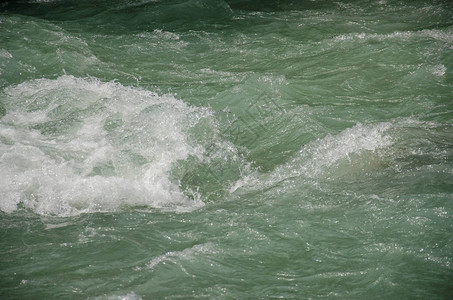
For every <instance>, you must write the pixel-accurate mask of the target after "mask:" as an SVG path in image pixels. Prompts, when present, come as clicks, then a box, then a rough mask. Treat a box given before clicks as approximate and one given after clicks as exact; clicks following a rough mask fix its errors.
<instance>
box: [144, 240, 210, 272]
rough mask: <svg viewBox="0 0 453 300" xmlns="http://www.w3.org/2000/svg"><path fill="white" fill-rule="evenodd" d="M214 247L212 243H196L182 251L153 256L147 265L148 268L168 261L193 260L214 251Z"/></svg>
mask: <svg viewBox="0 0 453 300" xmlns="http://www.w3.org/2000/svg"><path fill="white" fill-rule="evenodd" d="M214 252H215V250H214V247H213V245H212V243H206V244H200V245H195V246H193V247H191V248H186V249H184V250H182V251H172V252H167V253H165V254H163V255H160V256H158V257H155V258H153V259H152V260H151V261H150V262H149V263H148V265H147V267H148V268H150V269H152V268H154V267H155V266H157V265H159V264H165V263H166V262H176V261H178V260H191V259H193V258H195V257H196V256H198V255H203V254H209V253H214Z"/></svg>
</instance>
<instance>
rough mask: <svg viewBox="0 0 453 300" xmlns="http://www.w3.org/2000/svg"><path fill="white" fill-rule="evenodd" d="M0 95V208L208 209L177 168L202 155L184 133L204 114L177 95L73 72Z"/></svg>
mask: <svg viewBox="0 0 453 300" xmlns="http://www.w3.org/2000/svg"><path fill="white" fill-rule="evenodd" d="M1 97H2V98H4V101H3V102H4V103H5V105H6V108H7V115H5V116H4V117H3V118H2V119H1V120H0V193H1V194H2V198H1V199H0V209H1V210H2V211H5V212H12V211H14V210H16V209H17V208H18V206H21V205H22V206H24V207H25V208H29V209H32V210H34V211H35V212H37V213H40V214H54V215H59V216H67V215H74V214H79V213H84V212H98V211H114V210H117V209H119V208H121V207H124V206H149V207H154V208H162V209H171V210H192V209H195V208H197V207H199V206H201V205H203V203H202V202H201V201H196V200H191V199H189V198H187V197H186V196H184V194H183V192H182V191H181V190H180V188H179V186H178V185H177V184H176V183H175V182H173V181H172V180H171V179H170V172H171V170H172V166H173V165H174V163H175V162H177V161H178V160H183V159H186V158H187V157H188V156H189V155H197V153H198V152H199V151H200V150H199V149H198V148H193V147H192V146H190V145H189V143H188V141H187V139H186V131H185V130H186V129H187V128H190V127H191V126H193V125H194V124H196V123H197V122H198V121H199V120H200V118H204V117H206V116H208V114H209V113H208V112H207V111H205V110H203V109H198V108H193V107H190V106H188V105H186V104H185V103H184V102H182V101H180V100H177V99H175V98H174V97H173V96H172V95H163V96H158V95H157V94H155V93H152V92H149V91H146V90H142V89H138V88H131V87H124V86H122V85H120V84H118V83H114V82H109V83H104V82H100V81H99V80H96V79H81V78H75V77H72V76H62V77H59V78H58V79H56V80H48V79H42V80H35V81H30V82H25V83H22V84H20V85H17V86H13V87H9V88H7V89H6V90H5V93H4V94H3V95H1Z"/></svg>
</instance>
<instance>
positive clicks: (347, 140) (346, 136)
mask: <svg viewBox="0 0 453 300" xmlns="http://www.w3.org/2000/svg"><path fill="white" fill-rule="evenodd" d="M391 127H392V124H391V123H388V122H386V123H377V124H369V125H363V124H361V123H358V124H356V125H355V126H353V127H351V128H348V129H345V130H343V131H342V132H340V133H339V134H337V135H330V134H329V135H327V136H325V137H324V138H322V139H317V140H315V141H313V142H311V143H309V144H307V145H305V146H304V147H302V149H301V150H300V151H299V152H298V153H297V155H295V156H294V157H293V158H292V159H291V160H290V161H288V162H287V163H286V164H284V165H281V166H279V167H277V168H276V169H275V170H273V171H272V172H270V173H269V174H258V173H255V174H253V175H248V176H246V177H243V178H241V179H240V180H239V181H238V182H236V183H235V184H234V185H233V187H232V189H231V192H234V191H235V190H237V189H239V188H242V187H244V188H246V189H256V188H262V186H263V185H264V186H270V185H273V184H276V183H278V182H281V181H284V180H286V179H289V178H297V177H298V178H315V177H318V178H319V177H320V176H324V175H325V174H326V172H328V171H329V170H330V169H332V168H335V167H336V166H337V165H338V163H339V162H340V161H343V160H346V161H349V162H350V161H351V156H352V155H353V154H354V155H360V154H361V153H364V152H371V153H375V152H376V151H377V150H379V149H382V148H386V147H389V146H390V145H392V143H393V141H392V139H391V137H390V136H389V135H388V134H387V133H386V131H387V130H388V129H390V128H391Z"/></svg>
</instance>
